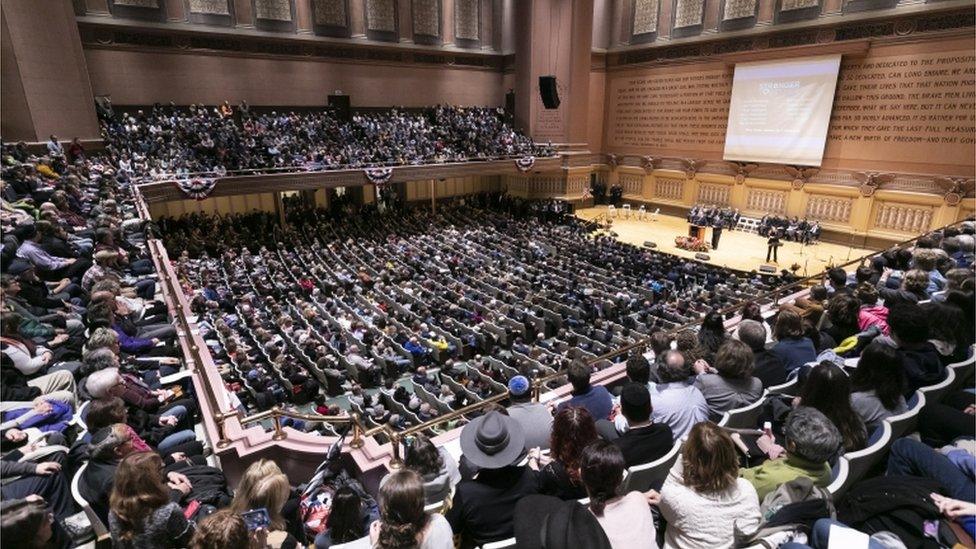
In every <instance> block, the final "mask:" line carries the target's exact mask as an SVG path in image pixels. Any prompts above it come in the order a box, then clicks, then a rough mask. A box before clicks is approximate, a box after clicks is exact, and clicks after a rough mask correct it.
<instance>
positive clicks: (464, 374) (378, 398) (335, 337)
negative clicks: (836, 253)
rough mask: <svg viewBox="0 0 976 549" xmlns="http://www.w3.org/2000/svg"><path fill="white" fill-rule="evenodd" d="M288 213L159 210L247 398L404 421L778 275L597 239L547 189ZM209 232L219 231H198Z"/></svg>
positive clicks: (601, 350)
mask: <svg viewBox="0 0 976 549" xmlns="http://www.w3.org/2000/svg"><path fill="white" fill-rule="evenodd" d="M289 218H291V219H294V220H304V221H303V222H302V223H301V224H299V225H293V226H292V227H290V228H287V229H284V230H282V229H280V228H277V227H276V226H275V222H274V219H273V217H272V216H269V215H267V214H258V213H255V214H249V215H246V216H239V217H230V218H228V217H222V218H218V217H210V216H200V215H192V216H184V217H182V218H180V219H162V220H160V222H159V226H160V228H161V230H162V231H163V233H164V235H165V236H166V242H167V246H168V249H169V252H170V253H171V254H172V256H173V257H179V258H180V260H179V261H178V262H177V269H178V272H179V273H180V274H181V275H182V276H183V277H184V286H185V288H186V290H187V292H188V296H189V298H190V301H191V304H192V306H193V307H194V310H195V312H198V313H199V314H200V315H202V316H203V317H204V318H206V319H207V322H206V324H204V328H203V329H204V331H205V332H208V331H209V330H211V329H212V330H213V331H214V332H215V333H216V334H217V336H216V337H214V338H212V341H213V344H214V348H215V355H216V357H217V358H218V360H219V361H220V362H221V364H224V365H225V366H222V368H224V374H225V380H226V381H227V384H228V387H229V388H230V389H231V390H232V392H233V393H234V394H235V395H236V397H237V399H238V400H239V401H240V402H241V403H242V406H243V409H244V410H253V409H257V410H261V409H266V408H268V407H270V406H271V405H276V404H277V405H282V406H289V405H297V406H302V405H305V404H310V403H311V404H310V405H314V406H316V407H320V406H321V407H323V408H324V409H329V408H330V406H332V405H333V402H331V401H329V402H325V403H323V402H312V401H315V399H316V398H317V397H318V396H319V395H318V394H317V393H318V389H319V388H320V387H321V388H322V389H323V391H324V392H325V394H327V395H328V396H329V397H338V396H349V398H348V400H349V403H350V407H351V408H350V409H351V410H352V411H356V412H360V413H361V414H362V415H363V416H364V417H366V418H367V420H369V421H371V422H376V423H389V424H391V425H392V426H394V427H395V428H403V427H406V426H410V425H414V424H418V423H422V422H425V421H427V420H429V419H431V418H432V417H436V416H437V415H439V414H440V413H442V412H444V411H450V410H452V409H458V408H461V407H463V406H465V405H467V404H470V403H472V402H474V401H477V400H480V399H482V398H484V397H486V396H490V395H492V394H496V393H498V392H501V391H504V387H505V384H506V383H507V382H508V381H509V380H510V379H511V378H512V377H514V376H515V375H524V376H526V377H527V378H528V379H534V378H536V377H539V376H540V375H551V374H553V373H555V372H557V371H561V370H565V368H566V367H567V365H568V364H569V362H570V361H572V360H573V359H577V358H582V359H589V360H592V359H595V358H596V357H597V356H600V355H602V354H605V353H606V352H608V351H610V350H612V349H614V348H616V347H619V346H623V345H626V344H629V343H632V342H634V341H637V340H638V339H640V338H643V337H646V336H647V335H648V334H650V333H651V332H652V331H654V330H659V329H669V328H673V327H675V326H677V325H679V324H684V323H687V322H690V321H693V320H695V319H696V318H699V317H701V316H702V315H703V314H704V313H705V312H707V310H708V308H709V307H725V306H727V305H729V304H731V303H734V302H736V301H738V300H741V299H744V298H749V297H753V296H755V295H757V292H758V291H760V290H761V289H762V288H771V287H773V286H774V285H775V284H776V282H777V280H778V277H771V276H765V275H763V276H760V275H758V274H756V273H736V272H734V271H729V270H727V269H722V268H718V267H712V266H708V265H705V264H701V263H697V262H692V261H686V260H682V259H680V258H677V257H674V256H671V255H667V254H661V253H658V252H654V251H649V250H642V249H639V248H636V247H634V246H629V245H625V244H621V243H619V242H618V241H616V240H614V239H611V238H606V237H593V236H591V235H590V229H592V227H591V226H590V225H588V224H586V223H584V222H582V221H581V220H578V219H577V218H575V217H573V216H569V215H567V214H566V212H565V208H563V207H561V206H560V205H559V204H555V203H554V204H542V205H541V206H540V204H537V203H526V202H524V201H520V200H517V199H513V198H510V197H507V196H505V195H498V194H490V195H479V196H473V197H468V198H467V199H465V201H464V202H463V203H462V202H461V201H459V202H458V203H456V204H454V205H451V206H444V207H442V208H440V209H439V211H438V213H437V214H436V215H435V214H431V213H430V212H429V211H427V210H426V209H421V208H417V209H413V210H411V211H404V212H398V213H395V214H390V215H386V216H376V215H372V216H362V217H354V218H351V219H349V218H343V217H338V218H337V217H334V216H332V215H331V214H329V213H328V212H325V211H323V210H310V209H306V210H302V211H301V212H300V213H296V212H294V211H293V212H291V213H290V214H289ZM231 227H233V229H232V228H231ZM217 233H220V234H223V235H225V237H224V238H222V239H220V240H215V239H212V238H208V237H207V235H212V234H217ZM562 249H574V250H576V252H575V253H574V254H573V255H571V256H567V255H566V254H561V253H558V252H557V250H562ZM289 351H291V352H289ZM296 351H297V354H296V353H295V352H296ZM408 380H409V383H407V381H408ZM404 385H407V387H404ZM410 387H412V388H413V393H411V391H410V390H408V388H410ZM340 400H341V399H340ZM309 427H311V428H319V427H318V426H309Z"/></svg>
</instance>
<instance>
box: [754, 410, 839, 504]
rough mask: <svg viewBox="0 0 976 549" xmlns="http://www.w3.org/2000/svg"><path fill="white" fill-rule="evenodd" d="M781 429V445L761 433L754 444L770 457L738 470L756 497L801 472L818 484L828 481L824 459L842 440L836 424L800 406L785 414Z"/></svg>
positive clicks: (818, 413) (828, 470)
mask: <svg viewBox="0 0 976 549" xmlns="http://www.w3.org/2000/svg"><path fill="white" fill-rule="evenodd" d="M784 431H785V436H786V446H785V448H783V447H780V446H777V445H776V444H775V442H773V440H772V438H771V437H769V436H767V435H763V436H762V437H760V438H759V441H758V445H759V448H760V449H762V450H763V451H764V452H766V453H767V454H768V455H769V457H770V460H769V461H767V462H765V463H763V464H762V465H758V466H756V467H752V468H749V469H742V470H741V471H740V472H739V474H740V475H741V476H742V478H744V479H746V480H748V481H749V482H751V483H752V485H753V486H754V487H755V488H756V493H757V494H758V495H759V499H760V501H761V500H762V499H763V498H765V497H766V494H768V493H770V492H772V491H774V490H776V488H777V487H778V486H779V485H780V484H783V483H784V482H789V481H791V480H793V479H795V478H797V477H801V476H804V477H809V478H810V479H811V480H813V483H814V484H816V485H817V486H820V487H821V488H825V487H826V486H827V485H828V484H830V476H831V471H830V465H829V464H828V463H827V460H829V459H830V458H831V457H833V456H834V455H835V454H836V453H837V451H838V448H840V447H841V444H842V443H843V439H841V436H840V432H839V431H838V430H837V427H835V426H834V424H833V423H831V421H830V420H829V419H827V416H825V415H823V414H822V413H820V412H819V411H817V410H816V409H814V408H810V407H806V406H801V407H799V408H796V409H795V410H793V411H792V412H790V415H788V416H787V417H786V425H785V427H784Z"/></svg>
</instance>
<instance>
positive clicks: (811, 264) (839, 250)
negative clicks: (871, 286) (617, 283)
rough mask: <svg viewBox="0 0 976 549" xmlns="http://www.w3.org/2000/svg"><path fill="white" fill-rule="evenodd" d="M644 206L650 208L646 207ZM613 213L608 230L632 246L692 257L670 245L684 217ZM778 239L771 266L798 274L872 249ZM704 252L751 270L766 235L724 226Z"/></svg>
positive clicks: (682, 232)
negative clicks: (793, 268)
mask: <svg viewBox="0 0 976 549" xmlns="http://www.w3.org/2000/svg"><path fill="white" fill-rule="evenodd" d="M648 209H649V210H651V211H653V210H654V208H653V207H650V206H648ZM617 213H618V216H617V217H612V218H611V220H612V221H613V226H612V227H611V228H610V230H611V231H613V232H615V233H617V238H618V239H619V240H620V241H622V242H627V243H629V244H634V245H635V246H643V245H644V242H647V241H651V242H654V243H656V244H657V248H655V250H659V251H662V252H667V253H670V254H675V255H678V256H681V257H687V258H690V259H694V257H695V252H691V251H688V250H682V249H680V248H678V247H676V246H675V245H674V239H675V237H677V236H687V235H688V227H689V224H688V221H687V220H686V219H685V218H683V217H675V216H669V215H663V214H661V215H658V216H657V217H656V218H654V219H653V220H652V219H651V216H650V214H649V213H648V214H647V216H646V217H645V219H644V220H638V219H637V211H636V209H635V211H633V212H631V214H630V218H629V219H627V218H625V215H626V214H625V213H624V211H623V210H621V209H619V208H618V209H617ZM606 214H607V207H606V206H595V207H592V208H582V209H578V210H576V215H577V216H578V217H580V218H582V219H586V220H592V219H594V218H597V217H600V216H603V217H604V219H605V218H606ZM711 240H712V229H710V228H709V229H706V230H705V241H706V242H708V243H709V244H711ZM782 242H783V245H782V246H781V247H780V249H779V262H778V263H774V264H772V265H773V266H775V267H776V269H777V271H779V270H780V269H789V268H790V266H791V265H793V264H794V263H795V264H798V265H799V266H800V270H798V271H797V274H798V275H800V276H809V275H813V274H817V273H819V272H821V271H823V270H824V269H825V268H826V267H827V265H829V264H835V265H836V264H840V263H846V262H847V261H849V260H852V259H857V258H858V257H861V256H863V255H866V254H869V253H871V252H874V251H876V250H867V249H864V248H857V247H848V246H842V245H840V244H832V243H828V242H820V243H818V244H813V245H809V246H803V245H801V244H800V243H799V242H789V241H786V240H783V241H782ZM707 253H708V255H709V256H710V257H711V259H710V260H709V261H707V263H711V264H713V265H720V266H722V267H728V268H731V269H740V270H744V271H751V270H755V269H758V268H759V266H760V265H764V264H765V263H766V238H765V237H762V236H759V235H758V234H756V233H747V232H744V231H731V230H728V229H726V230H723V231H722V237H721V240H719V244H718V250H709V251H708V252H707Z"/></svg>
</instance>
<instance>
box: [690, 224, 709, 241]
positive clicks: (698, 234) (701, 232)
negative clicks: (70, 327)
mask: <svg viewBox="0 0 976 549" xmlns="http://www.w3.org/2000/svg"><path fill="white" fill-rule="evenodd" d="M688 236H690V237H692V238H697V239H698V240H702V241H704V240H705V227H702V226H701V225H692V226H690V227H688Z"/></svg>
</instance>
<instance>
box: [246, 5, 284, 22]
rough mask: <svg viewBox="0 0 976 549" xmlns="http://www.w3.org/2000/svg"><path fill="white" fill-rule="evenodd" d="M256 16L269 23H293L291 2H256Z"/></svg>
mask: <svg viewBox="0 0 976 549" xmlns="http://www.w3.org/2000/svg"><path fill="white" fill-rule="evenodd" d="M254 16H255V17H257V18H258V19H267V20H269V21H291V2H290V1H289V0H254Z"/></svg>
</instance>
